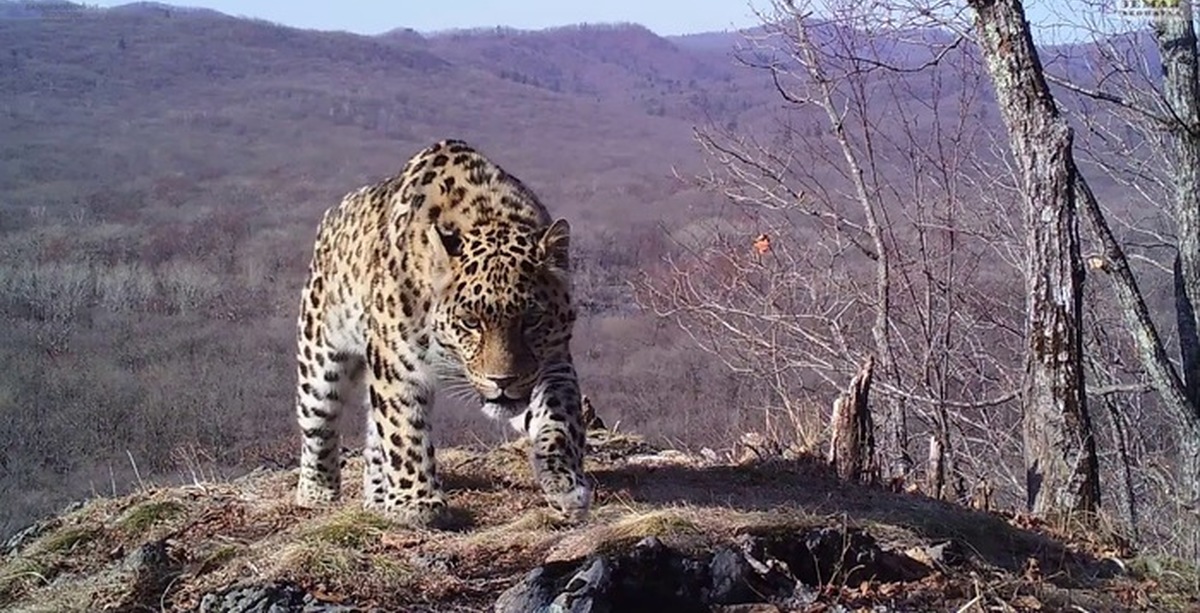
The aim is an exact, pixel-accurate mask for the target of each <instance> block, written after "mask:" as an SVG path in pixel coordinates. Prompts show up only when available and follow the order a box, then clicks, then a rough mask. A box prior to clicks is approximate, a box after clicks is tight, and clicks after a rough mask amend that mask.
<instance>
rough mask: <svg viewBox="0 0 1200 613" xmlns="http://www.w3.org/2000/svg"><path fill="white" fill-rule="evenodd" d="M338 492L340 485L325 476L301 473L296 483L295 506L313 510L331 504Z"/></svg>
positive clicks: (336, 497)
mask: <svg viewBox="0 0 1200 613" xmlns="http://www.w3.org/2000/svg"><path fill="white" fill-rule="evenodd" d="M340 490H341V487H340V484H339V483H337V481H336V480H333V479H331V478H329V477H328V476H326V475H321V474H319V473H305V472H301V473H300V481H299V482H297V483H296V505H297V506H301V507H305V508H315V507H322V506H326V505H329V504H332V503H333V502H334V501H336V500H337V499H338V495H339V494H340Z"/></svg>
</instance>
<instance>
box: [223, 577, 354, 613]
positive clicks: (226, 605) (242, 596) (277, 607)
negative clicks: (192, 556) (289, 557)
mask: <svg viewBox="0 0 1200 613" xmlns="http://www.w3.org/2000/svg"><path fill="white" fill-rule="evenodd" d="M199 611H200V613H351V612H357V611H365V609H359V608H356V607H350V606H345V605H340V604H336V603H331V602H323V601H321V600H319V599H318V598H316V597H315V596H313V595H312V594H309V593H308V592H306V591H305V590H303V589H301V588H300V587H298V586H296V585H292V584H290V583H284V582H276V583H264V584H255V585H238V586H233V587H230V588H226V589H224V590H221V591H219V592H211V593H209V594H205V595H204V598H202V599H201V600H200V608H199Z"/></svg>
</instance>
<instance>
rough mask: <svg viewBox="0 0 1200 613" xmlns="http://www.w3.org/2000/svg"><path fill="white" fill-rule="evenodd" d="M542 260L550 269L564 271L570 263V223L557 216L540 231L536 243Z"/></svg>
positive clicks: (568, 267)
mask: <svg viewBox="0 0 1200 613" xmlns="http://www.w3.org/2000/svg"><path fill="white" fill-rule="evenodd" d="M538 245H539V249H540V251H541V256H542V261H543V262H545V263H546V265H547V266H548V267H550V268H552V269H557V270H559V271H562V272H566V271H567V270H569V269H570V264H571V254H570V251H571V224H569V223H567V220H565V219H562V218H559V219H555V220H554V223H552V224H550V226H549V227H548V228H546V231H545V232H544V233H542V239H541V241H539V243H538Z"/></svg>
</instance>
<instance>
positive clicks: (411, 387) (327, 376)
mask: <svg viewBox="0 0 1200 613" xmlns="http://www.w3.org/2000/svg"><path fill="white" fill-rule="evenodd" d="M569 235H570V227H569V225H568V224H567V222H566V220H563V219H558V220H552V219H551V217H550V215H549V213H548V212H547V211H546V209H545V208H544V207H543V206H542V204H541V203H540V202H539V201H538V199H537V197H536V196H535V195H534V194H533V193H532V192H531V191H530V190H529V189H527V188H526V187H525V186H524V185H523V184H522V183H521V182H520V181H519V180H518V179H517V178H515V177H513V176H512V175H510V174H508V173H506V172H505V171H504V170H503V169H502V168H500V167H499V166H497V165H496V164H494V163H492V162H491V161H489V160H488V159H487V158H486V157H484V156H483V155H482V154H480V153H479V152H477V151H475V150H474V149H472V148H471V147H470V146H469V145H467V144H466V143H464V142H462V141H455V140H447V141H442V142H439V143H437V144H435V145H433V146H431V147H428V148H426V149H425V150H423V151H421V152H420V153H418V154H416V155H415V156H413V158H412V159H410V160H409V161H408V163H407V164H406V165H405V166H404V169H403V170H402V171H401V172H400V173H399V174H398V175H396V176H393V177H391V178H387V179H384V180H382V181H380V182H378V183H375V184H374V185H369V186H366V187H363V188H361V189H358V190H357V191H354V192H352V193H350V194H348V195H347V196H346V197H345V198H344V199H343V200H342V202H341V204H340V205H339V206H337V207H335V208H333V209H330V210H329V211H328V212H326V214H325V217H324V218H323V219H322V221H321V224H320V227H319V229H318V236H317V240H316V245H315V248H314V253H313V259H312V264H311V266H310V274H309V279H308V282H307V284H306V285H305V287H304V291H303V294H302V298H301V305H300V317H299V322H298V324H299V325H298V327H299V334H298V337H299V338H298V355H297V362H298V375H299V376H298V393H297V404H296V412H297V419H298V421H299V425H300V429H301V432H302V438H303V446H302V450H301V455H300V480H299V483H298V486H297V490H296V500H297V502H298V503H299V504H301V505H305V506H311V505H317V504H322V503H327V502H330V501H332V500H334V499H336V498H337V497H338V496H339V493H340V489H341V474H340V466H339V458H338V449H339V435H338V428H337V421H338V417H339V415H340V414H341V412H342V409H343V407H344V406H345V405H347V404H350V403H352V402H362V403H365V404H366V406H367V410H368V413H369V419H368V423H367V432H366V444H365V448H364V461H365V466H366V468H365V470H364V475H363V497H364V501H363V502H364V505H365V506H366V507H367V508H369V509H376V510H379V511H382V512H384V513H386V514H388V515H390V516H392V517H394V518H395V519H398V520H400V521H402V522H405V523H408V524H411V525H420V526H426V525H438V524H439V523H440V522H441V520H442V519H444V518H445V517H446V513H445V511H446V501H445V495H444V494H443V492H442V487H441V483H440V481H439V479H438V474H437V467H436V463H435V461H434V448H433V443H432V440H431V438H430V414H429V411H430V406H431V405H432V403H433V399H434V393H435V391H436V390H437V389H439V388H442V389H447V390H448V392H449V393H458V394H464V393H469V394H472V395H474V394H478V397H479V398H480V400H481V401H482V405H483V411H484V413H486V414H487V415H489V416H490V417H493V418H497V419H505V420H509V421H510V423H511V424H512V425H513V427H514V428H516V429H517V430H518V431H520V432H522V433H524V434H525V435H526V436H527V437H528V438H529V439H530V441H531V446H530V448H531V450H530V461H531V463H532V465H533V472H534V475H535V477H536V479H537V482H538V484H539V485H540V487H541V489H542V491H543V492H544V494H545V497H546V499H547V501H548V503H549V504H550V506H551V507H553V508H555V509H557V510H559V511H560V512H562V513H563V514H564V515H566V516H568V517H571V518H575V519H579V518H582V517H583V516H585V515H586V514H587V511H588V507H589V505H590V503H591V495H592V493H591V488H590V486H589V484H588V482H587V479H586V478H585V476H584V473H583V453H584V428H583V425H582V422H581V418H580V393H579V385H578V383H577V380H576V375H575V368H574V366H573V363H572V358H571V352H570V347H569V345H570V340H571V334H572V329H573V327H574V323H575V310H574V307H573V306H572V304H571V292H570V275H569V272H568V245H569Z"/></svg>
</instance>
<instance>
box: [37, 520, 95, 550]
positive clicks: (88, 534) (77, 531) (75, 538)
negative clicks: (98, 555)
mask: <svg viewBox="0 0 1200 613" xmlns="http://www.w3.org/2000/svg"><path fill="white" fill-rule="evenodd" d="M99 534H100V531H99V530H97V529H95V528H88V527H84V526H70V527H67V528H63V529H62V530H58V531H56V532H53V533H51V534H49V535H47V536H45V537H44V538H43V539H42V540H41V541H40V542H39V543H38V544H37V551H38V552H44V553H67V552H69V551H72V550H74V549H75V548H76V547H78V546H79V545H83V544H86V543H88V542H91V541H92V540H93V539H95V538H96V537H97V536H99Z"/></svg>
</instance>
